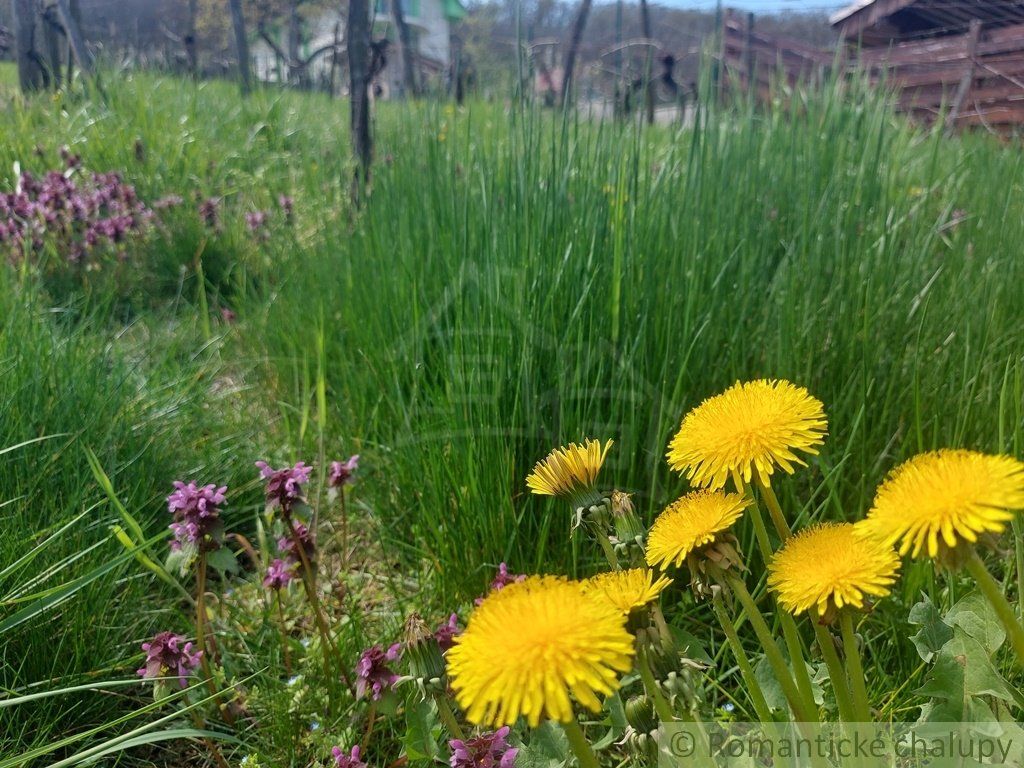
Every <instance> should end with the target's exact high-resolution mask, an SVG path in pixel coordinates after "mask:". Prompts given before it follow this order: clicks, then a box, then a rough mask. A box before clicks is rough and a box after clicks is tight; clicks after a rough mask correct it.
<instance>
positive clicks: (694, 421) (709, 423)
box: [668, 379, 828, 490]
mask: <svg viewBox="0 0 1024 768" xmlns="http://www.w3.org/2000/svg"><path fill="white" fill-rule="evenodd" d="M827 426H828V422H827V421H826V419H825V410H824V407H823V406H822V404H821V401H820V400H817V399H815V398H814V397H811V395H810V394H809V393H808V392H807V390H806V389H804V388H803V387H798V386H796V385H794V384H790V383H789V382H788V381H776V380H769V379H761V380H758V381H748V382H745V383H742V384H741V383H740V382H736V384H734V385H733V386H732V387H730V388H729V389H727V390H726V391H725V392H723V393H722V394H720V395H715V396H714V397H711V398H708V399H707V400H705V401H704V402H703V403H701V404H700V405H699V406H697V407H696V408H694V409H693V410H692V411H690V412H689V413H688V414H686V417H685V418H684V419H683V423H682V425H681V426H680V427H679V431H678V432H677V433H676V435H675V437H673V438H672V442H671V443H669V446H668V463H669V466H670V467H672V469H674V470H676V471H677V472H685V473H686V477H687V479H688V480H690V482H691V483H693V484H694V485H697V486H700V487H706V488H711V489H712V490H715V489H718V488H721V487H722V486H724V485H725V483H726V480H728V479H729V476H730V474H732V473H733V472H737V473H739V475H740V476H741V477H742V478H743V480H744V481H745V482H750V479H751V477H754V473H755V472H756V476H757V478H758V479H759V480H760V481H761V482H762V483H763V484H764V485H769V483H770V479H771V475H772V472H774V470H775V467H776V466H779V467H781V468H782V469H783V470H785V471H786V472H787V473H789V474H793V465H794V464H804V462H803V460H802V459H800V458H799V457H798V456H797V455H796V453H795V451H798V450H799V451H803V452H805V453H812V454H816V453H817V452H818V450H817V446H819V445H821V444H822V443H823V442H824V437H825V430H826V428H827Z"/></svg>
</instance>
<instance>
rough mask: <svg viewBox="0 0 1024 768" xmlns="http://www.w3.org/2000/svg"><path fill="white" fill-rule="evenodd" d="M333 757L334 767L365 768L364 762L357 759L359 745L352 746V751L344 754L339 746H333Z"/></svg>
mask: <svg viewBox="0 0 1024 768" xmlns="http://www.w3.org/2000/svg"><path fill="white" fill-rule="evenodd" d="M331 756H332V757H333V758H334V768H366V763H364V762H363V761H362V760H360V759H359V746H358V745H357V746H354V747H352V752H351V753H349V754H347V755H346V754H345V750H343V749H342V748H341V747H334V748H333V749H332V750H331Z"/></svg>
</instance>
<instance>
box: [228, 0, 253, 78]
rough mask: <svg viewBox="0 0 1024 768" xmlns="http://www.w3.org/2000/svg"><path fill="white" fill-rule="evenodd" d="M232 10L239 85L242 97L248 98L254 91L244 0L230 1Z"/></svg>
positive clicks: (229, 4)
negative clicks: (243, 11)
mask: <svg viewBox="0 0 1024 768" xmlns="http://www.w3.org/2000/svg"><path fill="white" fill-rule="evenodd" d="M228 6H229V7H230V8H231V26H232V27H234V30H235V54H236V55H237V56H238V84H239V87H240V88H241V89H242V95H243V96H248V95H249V93H250V92H251V91H252V65H251V62H250V61H249V38H248V37H246V33H245V14H244V13H242V0H228Z"/></svg>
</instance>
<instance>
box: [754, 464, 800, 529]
mask: <svg viewBox="0 0 1024 768" xmlns="http://www.w3.org/2000/svg"><path fill="white" fill-rule="evenodd" d="M757 487H758V488H760V489H761V496H763V497H764V505H765V506H766V507H768V514H769V515H770V516H771V518H772V524H773V525H774V526H775V530H776V531H778V534H779V537H780V538H781V539H782V540H783V541H785V540H786V539H788V538H789V537H790V536H792V535H793V532H792V531H791V530H790V529H789V523H787V522H786V516H785V515H784V514H782V507H781V506H780V505H779V499H778V497H777V496H776V495H775V491H773V490H772V487H771V486H770V485H768V484H767V483H764V482H762V481H761V478H760V477H759V478H758V479H757Z"/></svg>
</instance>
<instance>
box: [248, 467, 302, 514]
mask: <svg viewBox="0 0 1024 768" xmlns="http://www.w3.org/2000/svg"><path fill="white" fill-rule="evenodd" d="M256 466H257V467H259V470H260V477H262V478H263V479H264V480H266V481H267V503H268V504H270V505H271V506H274V505H280V506H281V507H283V508H286V509H291V505H292V504H293V503H294V502H296V501H302V488H301V486H302V485H303V483H308V482H309V474H310V473H311V472H312V471H313V468H312V467H310V466H309V465H307V464H306V463H305V462H302V461H300V462H299V463H298V464H296V465H295V466H294V467H285V468H284V469H274V468H273V467H271V466H270V465H269V464H267V462H265V461H257V462H256Z"/></svg>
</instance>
